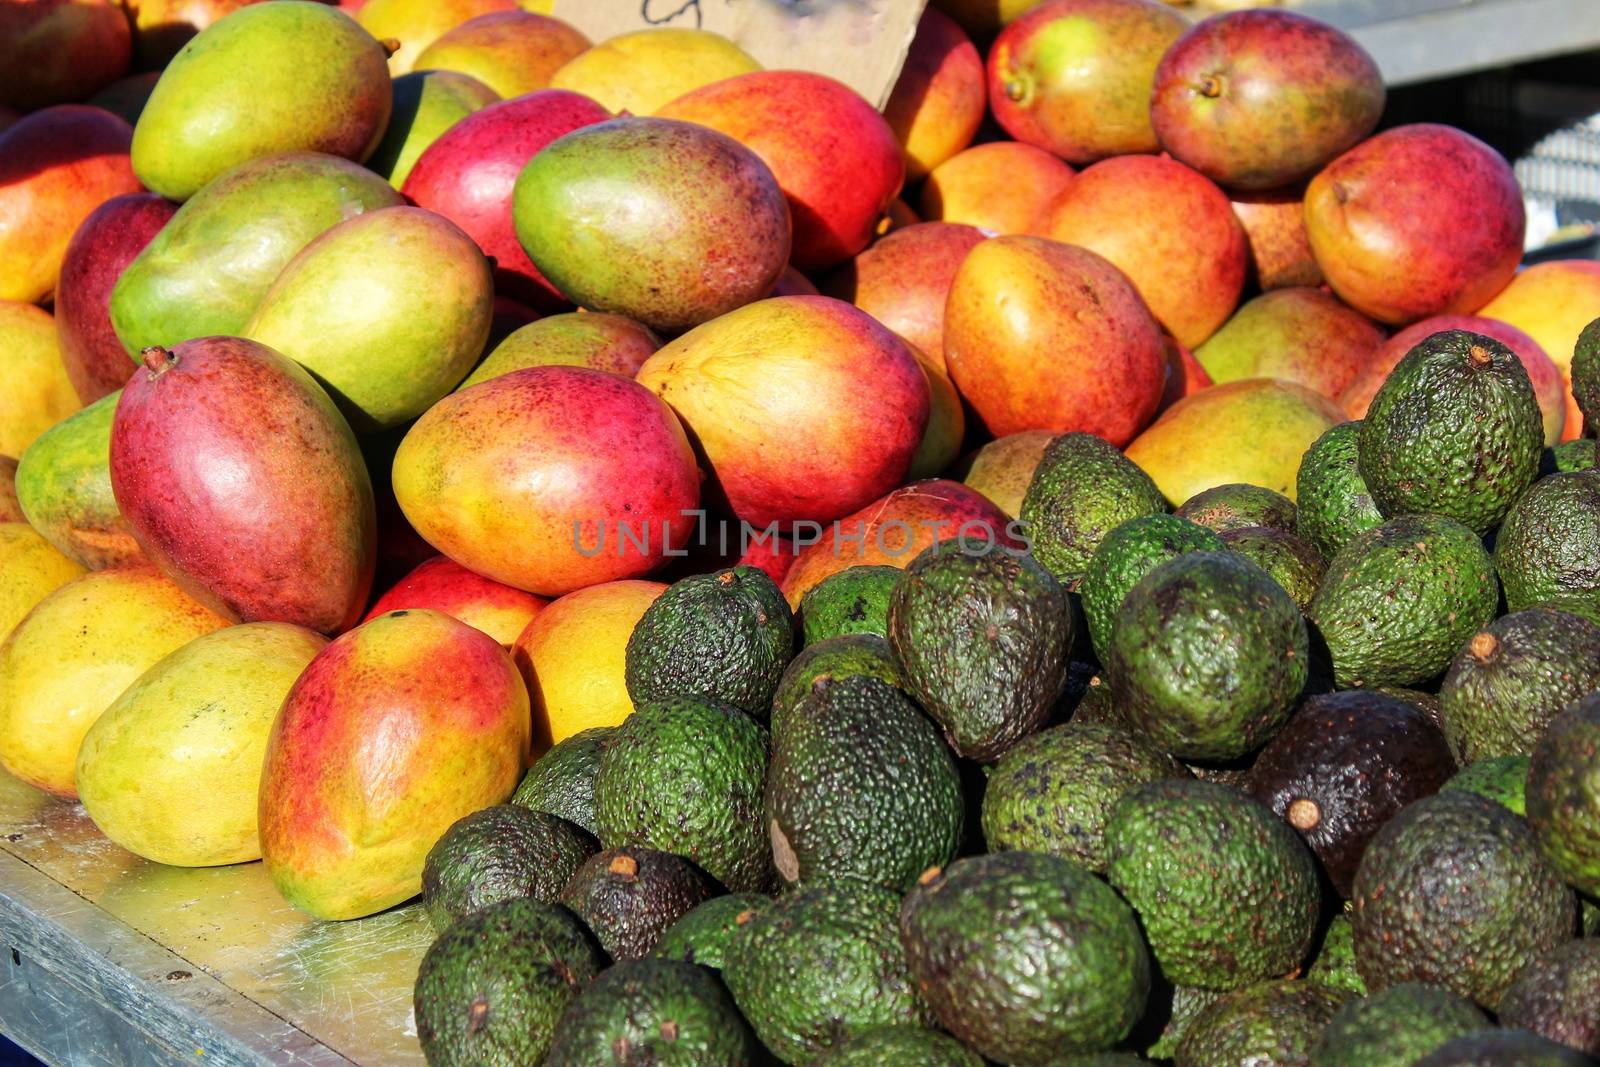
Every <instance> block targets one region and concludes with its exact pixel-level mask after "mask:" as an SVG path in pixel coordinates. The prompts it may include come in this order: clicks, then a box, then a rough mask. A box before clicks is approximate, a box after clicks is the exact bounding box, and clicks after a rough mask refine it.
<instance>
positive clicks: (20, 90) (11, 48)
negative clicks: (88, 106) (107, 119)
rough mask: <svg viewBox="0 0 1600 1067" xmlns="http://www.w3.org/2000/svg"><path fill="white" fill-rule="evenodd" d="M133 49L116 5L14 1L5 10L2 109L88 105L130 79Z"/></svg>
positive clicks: (83, 0)
mask: <svg viewBox="0 0 1600 1067" xmlns="http://www.w3.org/2000/svg"><path fill="white" fill-rule="evenodd" d="M132 48H133V35H132V34H131V32H130V31H129V29H128V16H127V15H126V14H125V13H124V12H123V10H122V5H121V4H120V3H118V2H116V0H9V2H7V3H4V4H0V70H3V71H5V80H4V81H3V82H0V106H6V107H14V108H19V109H21V110H23V111H29V110H32V109H33V108H39V107H46V106H48V105H50V104H64V103H67V102H69V101H72V100H82V99H83V98H84V97H86V96H89V95H90V94H91V93H93V92H95V91H96V90H98V89H100V88H101V87H103V86H105V85H108V84H110V83H111V82H114V81H116V80H117V79H118V78H120V77H122V75H123V74H124V73H126V71H127V69H128V57H129V55H130V53H131V52H132Z"/></svg>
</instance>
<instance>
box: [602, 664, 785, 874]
mask: <svg viewBox="0 0 1600 1067" xmlns="http://www.w3.org/2000/svg"><path fill="white" fill-rule="evenodd" d="M766 778H767V731H766V729H765V728H764V727H763V726H762V725H761V724H760V723H758V722H756V721H755V720H754V719H752V718H750V716H748V715H746V714H745V713H744V712H742V711H740V710H739V709H737V708H732V707H728V706H727V705H724V704H718V703H716V702H714V701H711V700H706V699H703V698H700V697H691V696H683V697H666V698H661V699H657V700H653V701H651V702H649V703H645V704H641V705H639V706H638V707H636V708H635V709H634V712H633V714H632V715H629V716H628V718H627V720H626V721H624V722H623V723H622V725H620V726H618V727H616V730H615V732H614V733H612V735H611V737H610V739H609V740H608V741H607V742H606V747H605V751H604V752H603V753H602V754H601V756H600V773H599V774H598V775H596V777H595V780H594V805H595V808H594V816H595V826H596V827H597V828H598V830H599V837H600V841H601V843H602V844H604V845H605V846H606V847H607V848H615V847H617V846H619V845H644V846H646V847H648V848H657V849H661V850H662V851H665V852H672V853H676V854H677V855H679V856H683V857H684V858H686V859H688V860H691V861H693V862H694V863H695V864H696V865H697V866H699V867H700V868H701V869H702V870H704V871H705V872H706V873H707V874H709V875H711V876H712V877H713V878H715V879H717V880H718V881H719V882H721V883H722V884H723V885H725V886H727V887H728V889H729V890H730V891H732V892H735V893H746V892H760V891H762V890H765V889H768V888H770V887H771V886H772V852H771V850H770V849H769V848H768V845H767V835H766V831H765V830H764V828H763V827H762V824H761V794H762V790H763V789H764V788H765V782H766Z"/></svg>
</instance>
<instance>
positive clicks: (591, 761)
mask: <svg viewBox="0 0 1600 1067" xmlns="http://www.w3.org/2000/svg"><path fill="white" fill-rule="evenodd" d="M613 729H614V728H613V727H610V726H597V727H594V728H593V729H590V730H584V731H582V732H581V733H576V734H573V735H572V736H571V737H569V738H567V739H566V740H565V741H562V742H560V743H559V744H557V745H556V746H555V747H554V748H552V749H550V751H549V752H546V753H545V754H544V755H542V756H540V757H539V758H538V759H537V760H535V761H534V764H533V766H532V767H529V768H528V773H527V774H525V775H524V776H523V778H522V782H521V784H519V785H518V786H517V791H516V792H515V793H513V794H512V795H511V801H510V802H511V803H512V804H517V805H520V806H521V807H524V808H528V809H530V810H532V811H543V812H548V813H549V814H551V815H556V816H559V817H560V818H563V819H565V820H567V821H568V822H570V823H573V824H575V825H577V826H581V827H583V828H584V829H585V830H587V831H589V832H590V833H591V834H592V833H594V832H595V829H594V778H595V775H597V774H599V773H600V753H601V752H602V751H604V749H605V745H606V739H607V738H609V737H610V736H611V733H612V730H613Z"/></svg>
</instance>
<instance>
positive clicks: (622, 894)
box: [561, 846, 717, 960]
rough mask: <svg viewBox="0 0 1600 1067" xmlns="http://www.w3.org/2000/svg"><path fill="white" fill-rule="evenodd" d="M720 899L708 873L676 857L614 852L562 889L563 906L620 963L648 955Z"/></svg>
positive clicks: (596, 858) (594, 859) (588, 864)
mask: <svg viewBox="0 0 1600 1067" xmlns="http://www.w3.org/2000/svg"><path fill="white" fill-rule="evenodd" d="M716 895H717V887H716V886H715V885H714V884H713V883H712V881H711V879H710V877H709V876H707V875H706V873H705V872H704V871H702V870H701V869H700V868H698V867H696V866H695V865H694V864H692V863H690V862H689V861H688V860H686V859H684V858H683V857H682V856H674V855H673V854H672V853H670V852H660V851H657V850H656V849H653V848H639V847H636V846H629V847H626V848H610V849H606V850H605V851H604V852H596V853H595V854H594V855H593V856H590V857H589V858H588V859H587V860H585V861H584V862H583V865H582V866H580V867H579V868H578V869H577V870H576V871H575V872H573V875H572V877H571V878H570V879H568V880H567V884H566V885H565V886H564V887H562V890H561V903H563V904H565V905H566V906H567V907H569V908H571V909H572V910H573V912H575V913H576V914H577V916H578V918H580V919H582V920H583V921H584V923H585V924H587V925H588V927H589V929H590V930H592V931H593V932H594V936H595V939H596V940H598V941H599V942H600V946H601V947H602V948H604V949H605V950H606V952H607V953H608V954H609V955H610V956H611V958H612V959H614V960H634V959H639V958H640V957H642V956H648V955H649V954H650V952H651V950H652V949H654V948H655V946H656V940H657V939H658V938H659V937H660V936H661V934H662V933H663V932H664V931H665V930H666V929H667V927H669V926H671V925H672V924H673V923H675V922H677V921H678V920H679V919H680V918H682V917H683V916H684V915H687V914H688V913H689V912H690V911H692V910H693V909H694V908H695V906H696V905H698V904H701V903H702V902H704V901H706V900H709V899H711V898H712V897H714V896H716Z"/></svg>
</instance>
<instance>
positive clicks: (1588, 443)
mask: <svg viewBox="0 0 1600 1067" xmlns="http://www.w3.org/2000/svg"><path fill="white" fill-rule="evenodd" d="M1590 467H1600V441H1596V440H1595V439H1594V438H1592V437H1580V438H1578V439H1577V440H1576V441H1562V442H1561V443H1560V444H1559V445H1556V446H1555V447H1554V448H1547V449H1545V455H1544V457H1543V459H1542V460H1541V461H1540V463H1539V474H1540V475H1541V476H1542V475H1546V474H1554V473H1556V472H1557V471H1585V470H1588V469H1589V468H1590Z"/></svg>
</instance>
